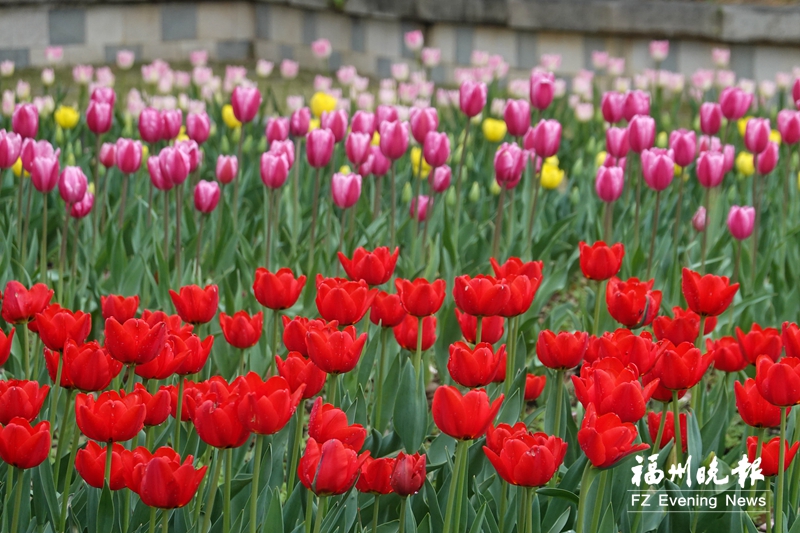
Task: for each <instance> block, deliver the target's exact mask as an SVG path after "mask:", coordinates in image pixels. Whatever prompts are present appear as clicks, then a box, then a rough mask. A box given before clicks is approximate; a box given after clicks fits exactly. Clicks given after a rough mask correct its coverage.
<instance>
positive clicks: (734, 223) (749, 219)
mask: <svg viewBox="0 0 800 533" xmlns="http://www.w3.org/2000/svg"><path fill="white" fill-rule="evenodd" d="M755 220H756V210H755V209H754V208H752V207H749V206H744V207H739V206H738V205H732V206H731V210H730V211H729V212H728V230H729V231H730V232H731V236H733V238H734V239H737V240H740V241H743V240H745V239H746V238H748V237H749V236H750V235H751V234H752V233H753V226H754V225H755Z"/></svg>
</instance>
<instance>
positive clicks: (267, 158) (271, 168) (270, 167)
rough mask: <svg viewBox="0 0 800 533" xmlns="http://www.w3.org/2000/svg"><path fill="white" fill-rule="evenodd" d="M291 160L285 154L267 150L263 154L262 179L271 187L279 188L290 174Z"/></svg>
mask: <svg viewBox="0 0 800 533" xmlns="http://www.w3.org/2000/svg"><path fill="white" fill-rule="evenodd" d="M289 166H290V165H289V161H288V159H287V158H286V155H285V154H276V153H273V152H265V153H263V154H261V167H260V170H261V181H262V182H264V185H266V186H267V187H269V188H271V189H278V188H280V187H282V186H283V184H284V183H286V178H287V177H288V176H289Z"/></svg>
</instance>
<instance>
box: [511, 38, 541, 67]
mask: <svg viewBox="0 0 800 533" xmlns="http://www.w3.org/2000/svg"><path fill="white" fill-rule="evenodd" d="M538 64H539V50H538V46H537V44H536V34H535V33H531V32H522V31H520V32H517V64H516V65H515V66H516V67H517V68H520V69H523V70H531V69H532V68H533V67H535V66H536V65H538Z"/></svg>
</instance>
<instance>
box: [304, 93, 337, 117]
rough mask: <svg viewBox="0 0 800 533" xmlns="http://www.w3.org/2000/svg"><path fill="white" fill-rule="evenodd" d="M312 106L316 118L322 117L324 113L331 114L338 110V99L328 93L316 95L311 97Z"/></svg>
mask: <svg viewBox="0 0 800 533" xmlns="http://www.w3.org/2000/svg"><path fill="white" fill-rule="evenodd" d="M310 106H311V112H312V113H314V116H315V117H321V116H322V113H323V112H325V111H327V112H328V113H330V112H331V111H333V110H334V109H336V98H334V97H333V96H331V95H330V94H328V93H322V92H320V93H314V96H312V97H311V102H310Z"/></svg>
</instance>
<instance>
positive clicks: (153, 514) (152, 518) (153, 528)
mask: <svg viewBox="0 0 800 533" xmlns="http://www.w3.org/2000/svg"><path fill="white" fill-rule="evenodd" d="M156 511H158V507H151V508H150V529H149V531H150V533H155V531H156Z"/></svg>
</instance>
